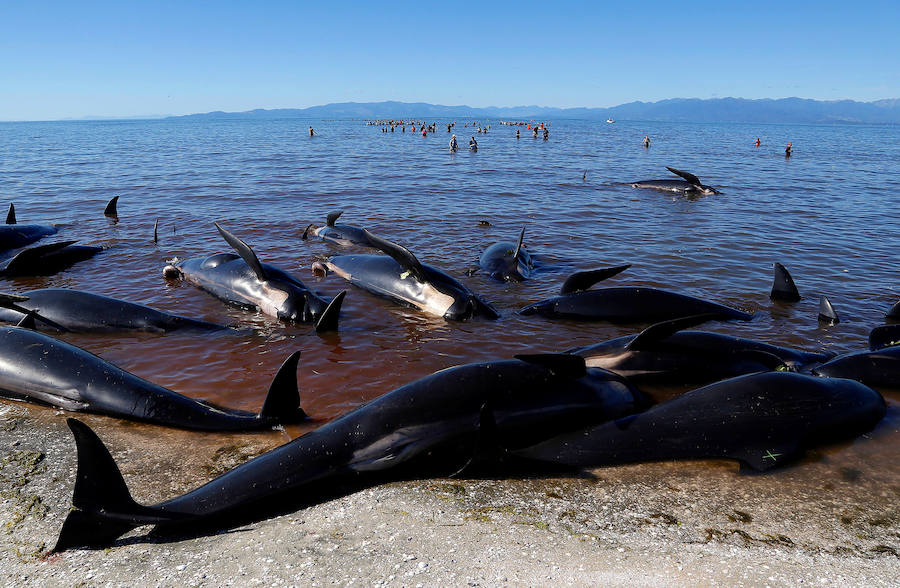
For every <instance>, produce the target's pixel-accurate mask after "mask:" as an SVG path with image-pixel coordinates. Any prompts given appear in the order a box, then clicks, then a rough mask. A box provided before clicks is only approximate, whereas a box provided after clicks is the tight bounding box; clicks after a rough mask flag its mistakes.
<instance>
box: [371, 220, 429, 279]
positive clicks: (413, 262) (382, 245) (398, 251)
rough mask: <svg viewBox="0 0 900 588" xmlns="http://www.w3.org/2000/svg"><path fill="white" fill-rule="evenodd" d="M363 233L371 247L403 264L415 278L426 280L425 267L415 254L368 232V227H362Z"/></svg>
mask: <svg viewBox="0 0 900 588" xmlns="http://www.w3.org/2000/svg"><path fill="white" fill-rule="evenodd" d="M363 233H364V234H365V236H366V238H367V239H368V240H369V243H371V244H372V247H375V248H376V249H380V250H381V251H383V252H384V253H386V254H388V255H389V256H391V257H392V258H393V259H394V261H396V262H397V263H399V264H400V265H401V266H403V268H404V269H406V271H408V272H409V273H410V274H411V275H412V276H413V277H414V278H415V279H417V280H419V281H420V282H422V283H424V282H427V281H428V280H427V278H426V276H425V268H424V267H422V264H421V263H420V262H419V260H418V259H416V256H415V255H413V254H412V253H411V252H410V251H409V249H407V248H406V247H401V246H400V245H397V244H396V243H392V242H390V241H388V240H387V239H382V238H381V237H376V236H375V235H373V234H372V233H370V232H369V230H368V229H363Z"/></svg>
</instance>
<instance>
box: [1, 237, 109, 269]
mask: <svg viewBox="0 0 900 588" xmlns="http://www.w3.org/2000/svg"><path fill="white" fill-rule="evenodd" d="M75 243H76V242H75V241H60V242H58V243H48V244H46V245H35V246H33V247H28V248H27V249H22V250H21V251H19V252H18V253H16V255H15V256H14V257H12V258H10V259H8V260H6V261H4V262H2V263H0V276H2V277H4V278H15V277H25V276H50V275H53V274H55V273H57V272H61V271H63V270H65V269H68V268H70V267H72V266H73V265H75V264H76V263H78V262H79V261H85V260H88V259H91V258H92V257H94V256H95V255H97V254H98V253H102V252H103V250H104V249H103V247H97V246H94V245H75Z"/></svg>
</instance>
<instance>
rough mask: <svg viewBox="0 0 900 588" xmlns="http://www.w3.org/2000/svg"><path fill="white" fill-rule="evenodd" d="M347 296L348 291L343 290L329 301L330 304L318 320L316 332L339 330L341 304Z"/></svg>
mask: <svg viewBox="0 0 900 588" xmlns="http://www.w3.org/2000/svg"><path fill="white" fill-rule="evenodd" d="M345 296H347V291H346V290H341V292H340V293H339V294H338V295H337V296H335V297H334V298H332V299H331V302H329V303H328V306H326V307H325V310H324V311H323V312H322V314H321V316H319V320H317V321H316V333H324V332H326V331H337V328H338V319H339V318H340V316H341V305H342V304H343V303H344V297H345Z"/></svg>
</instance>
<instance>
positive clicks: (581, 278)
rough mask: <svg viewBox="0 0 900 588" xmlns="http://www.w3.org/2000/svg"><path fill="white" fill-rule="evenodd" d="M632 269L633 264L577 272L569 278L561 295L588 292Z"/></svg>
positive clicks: (561, 290)
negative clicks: (598, 283)
mask: <svg viewBox="0 0 900 588" xmlns="http://www.w3.org/2000/svg"><path fill="white" fill-rule="evenodd" d="M630 267H631V264H630V263H629V264H626V265H620V266H617V267H609V268H604V269H598V270H589V271H586V272H575V273H574V274H572V275H571V276H569V277H568V278H567V279H566V281H565V282H563V285H562V287H561V288H560V289H559V293H560V294H572V293H574V292H581V291H583V290H587V289H588V288H590V287H591V286H593V285H594V284H596V283H597V282H601V281H603V280H605V279H607V278H611V277H613V276H614V275H616V274H620V273H622V272H624V271H625V270H627V269H628V268H630Z"/></svg>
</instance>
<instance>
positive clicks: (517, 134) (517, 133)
mask: <svg viewBox="0 0 900 588" xmlns="http://www.w3.org/2000/svg"><path fill="white" fill-rule="evenodd" d="M519 138H521V135H520V134H519V129H516V139H519Z"/></svg>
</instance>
